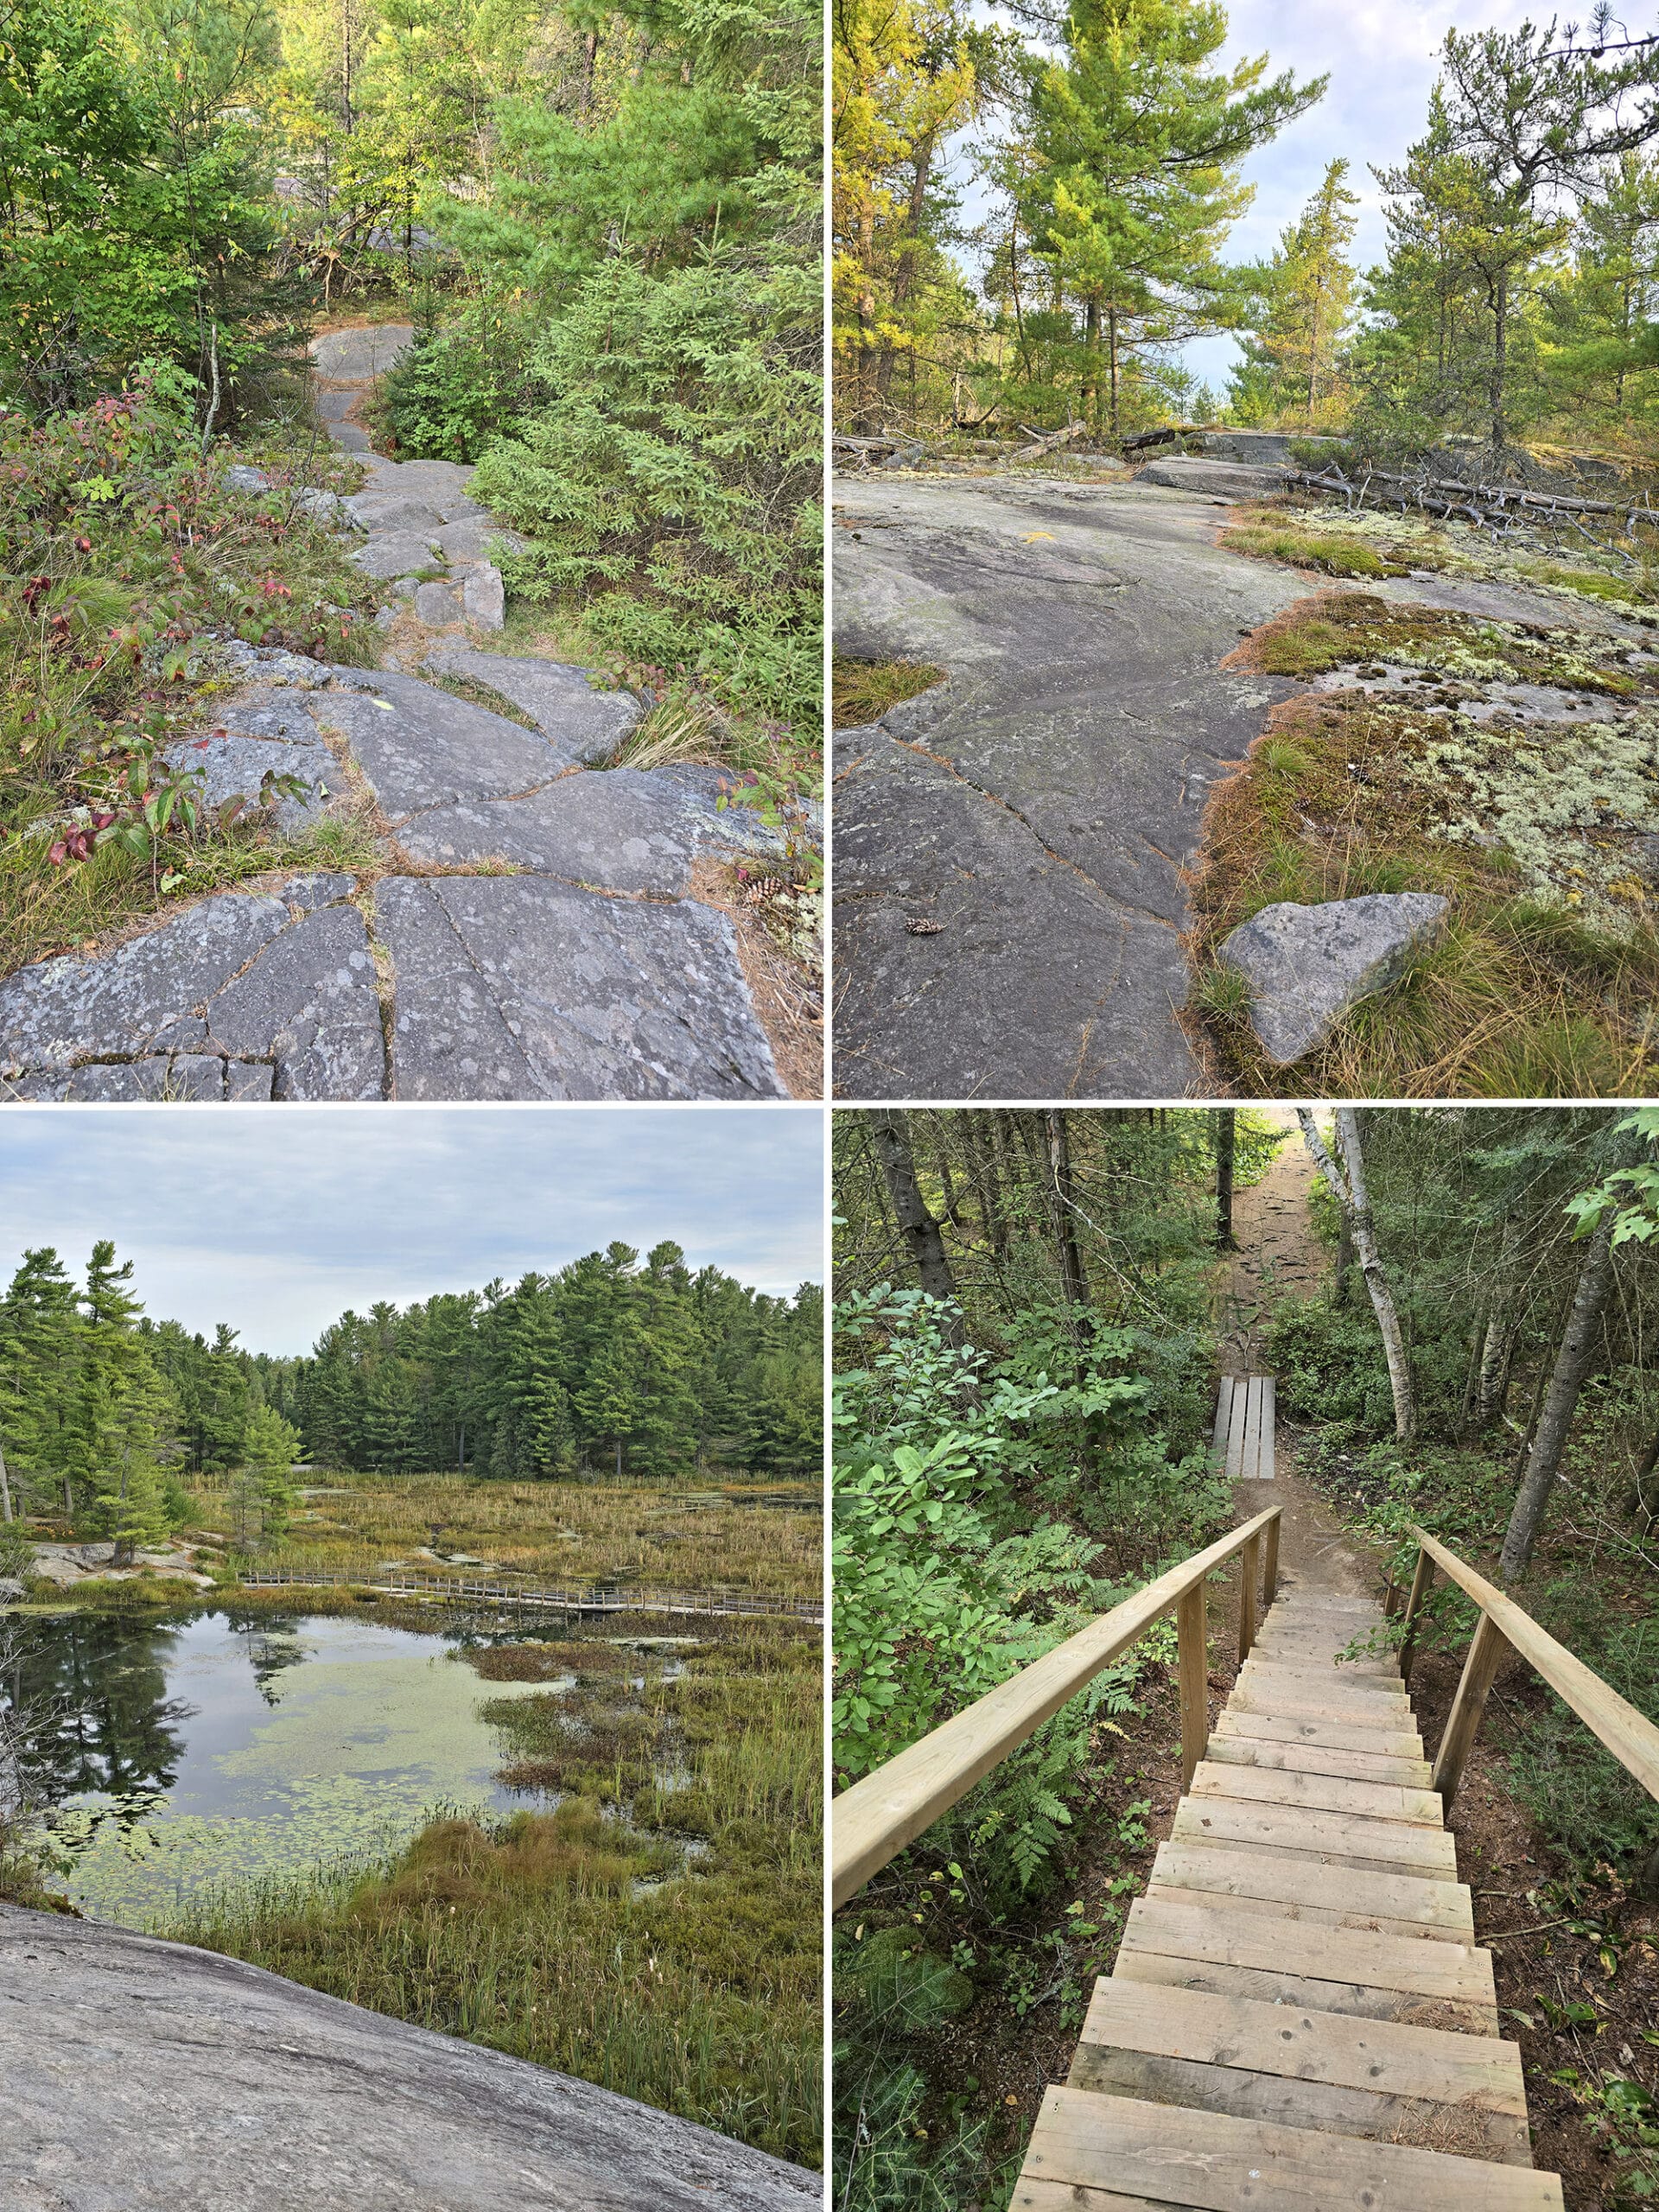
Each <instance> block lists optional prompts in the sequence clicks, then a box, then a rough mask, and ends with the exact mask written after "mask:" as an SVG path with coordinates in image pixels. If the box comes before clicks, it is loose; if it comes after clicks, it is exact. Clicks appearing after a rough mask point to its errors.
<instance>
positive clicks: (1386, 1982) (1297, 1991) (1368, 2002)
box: [1113, 1897, 1497, 2035]
mask: <svg viewBox="0 0 1659 2212" xmlns="http://www.w3.org/2000/svg"><path fill="white" fill-rule="evenodd" d="M1158 1962H1162V1963H1161V1965H1159V1967H1158V1971H1157V1972H1156V1973H1155V1974H1147V1973H1144V1972H1142V1971H1141V1969H1142V1967H1145V1966H1150V1965H1154V1964H1157V1963H1158ZM1167 1968H1173V1969H1177V1971H1174V1972H1170V1971H1166V1969H1167ZM1188 1969H1190V1970H1191V1971H1190V1972H1189V1971H1187V1970H1188ZM1217 1969H1224V1974H1223V1976H1222V1978H1220V1979H1217V1978H1216V1970H1217ZM1113 1971H1114V1973H1116V1974H1122V1976H1123V1978H1124V1979H1125V1980H1159V1981H1162V1982H1168V1981H1175V1982H1178V1983H1183V1984H1185V1986H1192V1987H1208V1988H1211V1989H1227V1988H1229V1987H1230V1988H1232V1989H1233V1990H1235V1991H1236V1993H1237V1994H1238V1995H1240V1996H1262V1997H1265V1998H1267V1999H1268V2000H1269V2001H1272V2000H1274V1999H1282V2000H1283V2001H1284V2002H1285V2003H1287V2004H1290V2005H1312V2006H1313V2007H1314V2009H1315V2010H1316V2011H1320V2012H1360V2013H1364V2014H1365V2015H1367V2016H1368V2017H1369V2018H1374V2019H1383V2020H1398V2019H1403V2018H1409V2017H1410V2016H1411V2015H1412V2014H1413V2013H1424V2014H1425V2018H1423V2019H1422V2020H1421V2022H1420V2023H1419V2024H1423V2025H1430V2024H1432V2025H1433V2026H1436V2027H1448V2028H1459V2029H1462V2030H1464V2031H1465V2032H1466V2033H1469V2034H1472V2035H1496V2034H1497V1990H1496V1988H1495V1987H1494V1985H1493V1981H1492V1961H1491V1955H1490V1954H1488V1953H1487V1952H1485V1951H1482V1950H1478V1949H1476V1948H1474V1947H1473V1946H1471V1945H1469V1944H1463V1943H1424V1942H1417V1941H1415V1940H1414V1939H1412V1938H1409V1937H1406V1936H1381V1935H1372V1934H1370V1932H1369V1931H1367V1930H1365V1929H1357V1928H1323V1927H1320V1926H1319V1925H1317V1924H1316V1923H1311V1922H1308V1921H1301V1920H1285V1919H1278V1920H1270V1919H1268V1918H1266V1917H1265V1916H1263V1915H1262V1914H1260V1913H1254V1912H1234V1911H1232V1910H1230V1908H1229V1907H1227V1906H1225V1905H1222V1904H1214V1905H1211V1906H1209V1907H1207V1908H1198V1907H1193V1906H1191V1905H1179V1904H1165V1903H1163V1902H1162V1900H1161V1899H1159V1898H1157V1897H1137V1898H1136V1900H1135V1903H1134V1904H1132V1905H1131V1906H1130V1907H1129V1917H1128V1926H1127V1927H1126V1928H1125V1929H1124V1931H1123V1941H1122V1945H1121V1946H1120V1947H1119V1950H1118V1955H1117V1964H1116V1967H1114V1969H1113ZM1429 2007H1433V2008H1434V2009H1435V2011H1436V2012H1439V2013H1440V2014H1441V2015H1442V2017H1439V2018H1433V2020H1430V2019H1429V2018H1427V2013H1426V2008H1429Z"/></svg>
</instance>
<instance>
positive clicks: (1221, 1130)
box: [1216, 1106, 1238, 1252]
mask: <svg viewBox="0 0 1659 2212" xmlns="http://www.w3.org/2000/svg"><path fill="white" fill-rule="evenodd" d="M1237 1141H1238V1122H1237V1114H1236V1109H1235V1108H1233V1107H1231V1106H1217V1109H1216V1249H1217V1251H1218V1252H1236V1250H1237V1249H1238V1239H1237V1238H1236V1236H1234V1234H1233V1159H1234V1154H1235V1152H1236V1147H1237Z"/></svg>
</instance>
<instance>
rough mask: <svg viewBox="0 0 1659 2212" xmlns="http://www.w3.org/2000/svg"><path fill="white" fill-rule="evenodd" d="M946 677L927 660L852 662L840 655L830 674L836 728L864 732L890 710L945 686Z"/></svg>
mask: <svg viewBox="0 0 1659 2212" xmlns="http://www.w3.org/2000/svg"><path fill="white" fill-rule="evenodd" d="M944 674H945V672H944V670H943V669H942V668H935V667H933V666H932V665H931V663H929V662H927V661H912V660H853V659H851V658H849V656H848V655H846V654H845V653H837V654H836V658H835V662H834V664H833V668H832V670H831V675H830V701H831V704H832V707H833V709H834V715H835V728H836V729H863V728H866V727H868V724H869V723H871V722H874V721H880V718H881V716H882V715H885V714H886V713H887V709H888V708H889V707H896V706H898V705H899V702H900V701H901V700H905V699H915V698H918V697H919V696H921V694H922V693H923V692H924V691H931V690H932V688H933V686H934V685H935V684H936V683H944Z"/></svg>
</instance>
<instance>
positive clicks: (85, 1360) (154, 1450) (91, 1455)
mask: <svg viewBox="0 0 1659 2212" xmlns="http://www.w3.org/2000/svg"><path fill="white" fill-rule="evenodd" d="M131 1280H132V1262H131V1261H130V1260H125V1261H123V1262H121V1264H120V1265H119V1266H118V1265H117V1264H116V1259H115V1247H114V1245H113V1244H112V1243H110V1242H109V1241H108V1240H107V1239H100V1240H99V1242H98V1243H95V1244H94V1245H93V1247H92V1258H91V1260H90V1261H89V1262H88V1263H87V1268H86V1287H85V1289H84V1290H83V1292H82V1294H81V1305H82V1309H83V1320H82V1325H81V1328H80V1332H79V1341H78V1344H77V1360H76V1370H77V1371H76V1377H75V1393H74V1414H73V1430H72V1437H71V1443H70V1459H69V1469H68V1471H69V1476H70V1484H71V1492H72V1495H73V1500H74V1506H75V1511H76V1514H77V1516H78V1517H83V1516H84V1517H85V1518H86V1520H87V1521H88V1522H90V1524H91V1525H92V1527H93V1528H94V1529H96V1530H97V1532H98V1533H99V1535H105V1536H108V1537H109V1538H110V1539H111V1542H112V1543H113V1545H114V1548H115V1549H114V1560H115V1564H116V1565H117V1566H118V1567H120V1566H125V1565H129V1564H130V1561H131V1558H132V1554H133V1553H134V1551H135V1550H136V1549H137V1548H139V1547H140V1546H141V1545H143V1544H146V1543H149V1542H153V1541H156V1539H157V1538H159V1537H161V1536H162V1535H165V1534H166V1532H167V1526H168V1519H167V1507H166V1500H165V1493H164V1488H163V1485H164V1482H165V1468H164V1465H163V1462H164V1460H166V1459H171V1458H172V1457H174V1456H175V1452H176V1450H177V1444H176V1438H175V1425H176V1420H177V1406H176V1403H175V1400H174V1397H173V1394H172V1392H171V1390H170V1389H168V1384H167V1382H166V1379H165V1377H164V1376H162V1373H161V1370H159V1368H158V1367H157V1366H156V1363H155V1361H154V1359H153V1358H152V1357H151V1356H150V1353H149V1348H148V1346H147V1345H146V1344H145V1343H144V1341H143V1338H142V1337H141V1336H140V1334H139V1332H138V1328H137V1321H138V1317H139V1313H140V1312H141V1308H140V1306H139V1304H138V1301H137V1299H136V1298H135V1297H133V1295H132V1294H131V1292H130V1289H129V1287H128V1286H129V1284H130V1282H131Z"/></svg>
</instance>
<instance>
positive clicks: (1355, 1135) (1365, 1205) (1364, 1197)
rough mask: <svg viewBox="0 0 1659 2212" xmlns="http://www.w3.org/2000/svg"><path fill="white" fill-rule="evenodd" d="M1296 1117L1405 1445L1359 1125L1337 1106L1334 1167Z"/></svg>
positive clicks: (1397, 1364)
mask: <svg viewBox="0 0 1659 2212" xmlns="http://www.w3.org/2000/svg"><path fill="white" fill-rule="evenodd" d="M1296 1118H1297V1120H1298V1121H1299V1122H1300V1123H1301V1125H1302V1135H1303V1137H1304V1139H1305V1140H1306V1144H1307V1148H1308V1150H1309V1152H1310V1153H1312V1154H1313V1160H1314V1165H1315V1166H1317V1167H1318V1168H1319V1173H1320V1174H1321V1175H1323V1176H1324V1178H1325V1185H1326V1187H1327V1188H1328V1189H1329V1191H1330V1192H1331V1195H1332V1198H1334V1199H1335V1200H1336V1202H1337V1210H1338V1212H1339V1213H1340V1214H1341V1215H1342V1217H1343V1218H1344V1222H1345V1223H1346V1224H1347V1227H1348V1231H1349V1234H1350V1236H1351V1237H1352V1238H1353V1243H1354V1253H1355V1256H1356V1257H1357V1260H1358V1262H1359V1271H1360V1273H1361V1274H1363V1276H1364V1278H1365V1287H1366V1289H1367V1290H1368V1291H1369V1292H1370V1294H1371V1310H1372V1312H1373V1313H1375V1314H1376V1325H1377V1330H1378V1332H1379V1334H1380V1335H1381V1337H1382V1338H1383V1358H1384V1359H1385V1360H1386V1361H1387V1362H1388V1366H1389V1389H1390V1390H1391V1391H1392V1392H1393V1394H1394V1433H1395V1441H1396V1442H1397V1443H1401V1444H1409V1443H1410V1442H1411V1440H1412V1438H1413V1437H1414V1435H1415V1433H1416V1430H1417V1407H1416V1400H1415V1397H1414V1393H1413V1390H1412V1384H1411V1368H1410V1365H1409V1363H1408V1361H1407V1358H1406V1346H1405V1339H1404V1338H1403V1337H1402V1334H1401V1332H1400V1317H1399V1315H1398V1313H1396V1312H1395V1305H1394V1294H1393V1292H1392V1291H1391V1290H1390V1288H1389V1279H1388V1276H1387V1274H1386V1273H1385V1272H1384V1270H1383V1262H1382V1260H1381V1258H1380V1257H1379V1255H1378V1253H1377V1249H1376V1236H1375V1235H1374V1234H1373V1232H1372V1229H1371V1202H1370V1197H1369V1196H1368V1194H1367V1192H1366V1189H1365V1157H1364V1154H1363V1151H1362V1150H1361V1147H1360V1141H1359V1124H1358V1122H1357V1121H1356V1119H1355V1116H1354V1109H1353V1108H1352V1107H1351V1106H1338V1109H1337V1145H1338V1150H1339V1152H1340V1153H1341V1155H1342V1160H1341V1165H1340V1166H1338V1163H1337V1161H1336V1160H1333V1159H1332V1156H1331V1154H1329V1153H1328V1152H1327V1151H1326V1150H1325V1140H1324V1139H1323V1138H1322V1137H1321V1136H1320V1135H1319V1130H1318V1128H1316V1127H1315V1126H1314V1121H1313V1115H1312V1113H1311V1112H1310V1111H1309V1110H1308V1109H1307V1108H1306V1106H1299V1107H1298V1108H1297V1109H1296Z"/></svg>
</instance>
